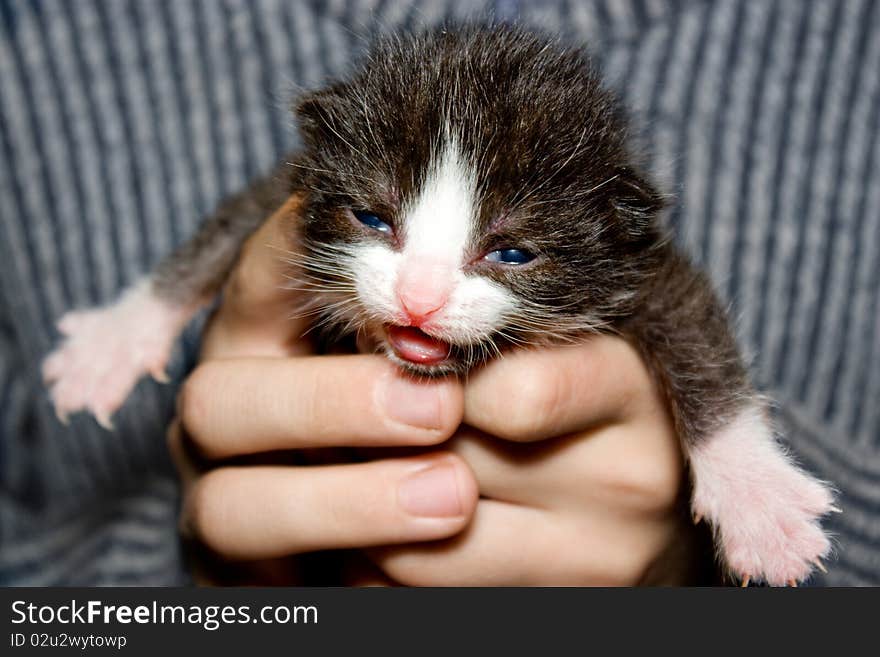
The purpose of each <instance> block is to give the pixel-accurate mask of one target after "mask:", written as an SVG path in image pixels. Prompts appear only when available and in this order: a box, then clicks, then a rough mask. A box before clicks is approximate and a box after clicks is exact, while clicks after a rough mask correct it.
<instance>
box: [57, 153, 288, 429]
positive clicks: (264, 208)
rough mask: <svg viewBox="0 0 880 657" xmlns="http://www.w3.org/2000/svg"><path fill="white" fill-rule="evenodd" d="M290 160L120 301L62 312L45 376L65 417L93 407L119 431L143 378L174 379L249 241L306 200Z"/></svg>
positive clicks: (219, 212) (235, 199)
mask: <svg viewBox="0 0 880 657" xmlns="http://www.w3.org/2000/svg"><path fill="white" fill-rule="evenodd" d="M290 159H291V158H285V161H284V162H283V163H282V164H281V165H279V166H278V167H277V168H276V170H275V171H274V172H272V174H270V175H269V176H266V177H264V178H261V179H258V180H257V181H255V182H254V183H252V184H251V185H250V186H249V187H248V188H247V189H245V190H243V191H242V192H240V193H239V194H236V195H234V196H232V197H230V198H228V199H226V200H225V201H223V202H221V203H220V205H219V206H218V208H217V209H216V210H215V212H214V213H213V214H212V215H210V216H209V217H207V218H206V219H205V221H204V222H203V223H202V225H201V226H200V228H199V230H198V231H197V232H196V234H195V235H193V237H192V238H191V239H190V240H189V241H188V242H186V243H185V244H183V245H182V246H181V247H180V248H178V249H177V250H176V251H175V252H174V253H172V254H171V255H169V256H168V257H167V258H165V260H163V261H162V262H161V263H160V264H159V266H158V267H157V268H156V270H155V271H154V272H153V273H152V274H151V275H150V276H149V277H148V278H145V279H144V280H142V281H140V282H138V283H137V284H135V285H133V286H132V287H130V288H128V289H127V290H125V291H124V292H123V294H122V295H121V296H120V297H119V299H118V300H116V301H115V302H114V303H112V304H110V305H107V306H104V307H101V308H89V309H85V310H77V311H71V312H68V313H67V314H66V315H64V316H63V317H62V318H61V320H60V321H59V322H58V330H59V331H60V332H61V334H62V335H63V336H64V337H63V340H62V342H61V344H59V345H58V347H57V348H56V349H55V350H54V351H53V352H52V353H50V354H49V355H48V356H47V357H46V358H45V360H44V361H43V368H42V374H43V379H44V381H45V382H46V383H47V384H48V385H49V386H50V395H51V398H52V402H53V404H54V405H55V412H56V414H57V415H58V418H59V419H60V420H61V421H62V422H66V421H67V416H68V415H69V414H70V413H75V412H77V411H89V412H91V413H92V414H93V415H94V416H95V419H96V420H97V421H98V422H99V423H100V424H101V426H103V427H105V428H107V429H112V427H113V425H112V423H111V421H110V418H111V416H112V415H113V413H114V412H115V411H116V410H117V409H118V408H119V407H120V406H122V404H123V403H124V401H125V399H126V397H128V395H129V394H130V393H131V391H132V389H133V388H134V386H135V384H136V383H137V381H138V380H139V379H140V378H141V377H142V376H144V375H145V374H151V375H152V376H153V378H155V379H156V380H158V381H166V380H167V375H166V374H165V367H166V365H167V363H168V359H169V357H170V354H171V349H172V347H173V346H174V342H175V340H176V339H177V336H178V335H179V334H180V332H181V331H182V330H183V328H184V327H185V326H186V324H187V323H188V322H189V321H190V320H191V319H192V317H193V316H194V315H195V314H196V312H198V310H199V309H200V308H201V307H202V306H204V305H205V304H206V303H208V302H210V300H211V299H212V298H213V297H214V296H215V295H216V294H217V293H218V292H219V291H220V289H221V287H222V285H223V283H224V282H225V280H226V277H227V275H228V273H229V271H230V270H231V269H232V267H233V265H234V264H235V262H236V260H237V258H238V253H239V251H240V250H241V246H242V244H243V243H244V242H245V240H246V239H247V238H248V237H249V236H250V234H251V233H252V232H253V231H254V230H255V229H256V228H257V227H258V226H259V225H260V224H261V223H262V222H263V221H264V220H265V219H267V218H268V217H269V215H270V214H272V212H274V211H275V210H276V209H278V208H280V207H282V206H284V203H285V201H287V202H288V203H291V204H292V205H291V206H290V207H291V208H293V207H294V205H293V204H295V203H297V202H298V200H297V197H296V196H293V195H291V190H292V185H293V181H294V179H293V174H292V173H291V168H290V165H289V164H288V161H289V160H290ZM284 207H286V206H284Z"/></svg>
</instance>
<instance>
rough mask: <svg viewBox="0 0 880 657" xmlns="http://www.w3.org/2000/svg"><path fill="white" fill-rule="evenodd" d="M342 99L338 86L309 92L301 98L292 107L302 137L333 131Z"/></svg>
mask: <svg viewBox="0 0 880 657" xmlns="http://www.w3.org/2000/svg"><path fill="white" fill-rule="evenodd" d="M341 100H342V98H341V96H340V93H339V89H338V85H333V86H330V87H327V88H324V89H320V90H318V91H311V92H309V93H307V94H305V95H304V96H301V97H300V98H298V99H297V101H296V102H295V103H294V105H293V113H294V116H296V119H297V123H298V124H299V129H300V131H301V132H302V134H303V136H304V137H306V138H308V137H318V136H321V135H323V134H325V133H331V134H332V131H333V122H334V116H335V115H336V114H337V111H334V108H338V107H339V105H340V102H341Z"/></svg>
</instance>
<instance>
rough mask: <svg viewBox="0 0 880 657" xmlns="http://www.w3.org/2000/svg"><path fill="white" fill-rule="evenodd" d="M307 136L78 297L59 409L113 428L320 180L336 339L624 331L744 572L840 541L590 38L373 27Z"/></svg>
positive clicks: (320, 284)
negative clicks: (94, 291)
mask: <svg viewBox="0 0 880 657" xmlns="http://www.w3.org/2000/svg"><path fill="white" fill-rule="evenodd" d="M296 115H297V118H298V122H299V127H300V131H301V134H302V138H303V143H304V147H303V149H302V150H301V151H300V152H298V153H295V154H293V155H291V156H290V157H289V161H288V162H285V163H283V164H282V165H280V166H279V167H278V169H277V170H276V171H275V172H273V173H272V174H271V175H269V176H268V177H266V178H264V179H262V180H259V181H257V182H256V183H254V184H253V185H252V186H251V187H249V188H248V189H247V190H245V191H243V192H242V193H240V194H239V195H237V196H235V197H233V198H231V199H229V200H227V201H226V202H224V203H223V204H221V206H220V207H219V209H218V210H217V212H216V213H215V214H214V215H213V216H211V217H209V218H208V219H207V220H206V222H205V223H204V224H203V226H202V228H201V229H200V230H199V232H198V233H197V234H196V235H195V237H193V238H192V240H191V241H189V242H188V243H186V244H184V245H183V246H182V247H181V248H180V249H179V250H178V251H177V252H176V253H174V254H173V255H171V256H170V257H169V258H168V259H166V260H165V261H164V262H163V263H162V264H161V265H160V266H159V267H158V269H157V270H156V271H155V272H154V273H153V274H152V275H151V276H150V277H149V278H148V279H147V280H146V281H144V282H142V283H141V284H139V285H138V286H136V287H135V288H133V289H131V290H129V291H128V292H126V293H125V294H124V295H123V296H122V298H121V299H120V300H119V301H118V302H117V303H115V304H114V305H112V306H109V307H107V308H103V309H97V310H88V311H84V312H73V313H69V314H67V315H66V316H65V317H64V318H63V319H62V320H61V322H60V324H59V327H60V330H61V331H62V332H63V333H64V334H66V336H67V337H66V340H65V341H64V343H63V344H62V345H61V346H60V347H59V348H58V349H57V350H56V351H55V352H54V353H53V354H51V355H50V356H49V357H48V358H47V360H46V362H45V364H44V376H45V378H46V380H47V381H48V382H49V383H51V386H52V387H51V393H52V398H53V400H54V403H55V406H56V409H57V411H58V413H59V416H60V417H62V418H63V417H65V416H66V414H67V413H69V412H73V411H77V410H81V409H87V410H90V411H92V412H93V413H94V414H95V416H96V417H97V418H98V420H99V421H100V422H101V423H102V424H104V425H109V418H110V415H111V414H112V413H113V412H114V411H115V410H116V409H117V408H118V407H119V406H120V405H121V404H122V403H123V401H124V399H125V397H126V396H127V395H128V393H129V392H130V390H131V388H132V387H133V385H134V384H135V382H136V380H137V379H138V378H139V377H140V376H141V375H142V374H144V373H146V372H150V373H152V374H153V375H154V376H155V377H156V378H159V379H161V378H162V377H163V376H164V367H165V363H166V361H167V358H168V353H169V351H170V349H171V346H172V344H173V341H174V339H175V337H176V336H177V334H178V333H179V331H180V330H181V329H182V327H183V326H184V325H185V324H186V323H187V321H188V320H189V319H190V318H191V316H192V315H193V313H194V312H195V311H196V310H197V309H198V308H199V307H200V306H202V305H203V304H205V303H206V302H208V301H209V300H210V299H211V298H212V297H213V296H214V295H215V294H216V293H217V291H218V290H219V289H220V288H221V286H222V284H223V282H224V280H225V278H226V276H227V273H228V272H229V270H230V269H231V268H232V267H233V265H234V263H235V261H236V258H237V254H238V251H239V248H240V245H241V244H242V242H243V241H244V240H245V239H246V238H247V237H248V236H249V235H250V234H251V233H252V232H253V230H254V229H255V228H256V227H257V226H258V225H259V224H260V223H261V222H262V221H263V220H264V219H265V218H266V217H267V216H269V214H271V213H272V212H273V211H274V210H275V209H277V208H278V207H280V206H281V205H282V204H283V203H284V201H285V199H287V198H288V197H289V196H290V195H291V194H294V193H298V194H302V195H303V196H304V199H305V201H304V205H303V209H302V213H301V217H300V223H299V225H298V230H299V232H300V236H299V237H300V239H301V250H302V256H301V257H300V258H299V259H298V260H297V262H296V263H295V264H296V268H297V271H298V277H299V280H300V281H301V284H302V286H303V287H304V288H305V289H306V290H307V291H306V299H307V303H306V308H305V309H301V310H302V311H304V312H310V313H314V315H315V324H316V326H317V327H319V328H320V329H321V330H322V331H323V335H324V336H325V340H328V341H332V340H335V339H340V338H343V337H345V336H347V335H351V334H357V335H358V336H359V337H360V338H361V344H362V345H364V344H366V345H368V346H369V347H370V348H372V349H374V350H376V351H380V352H383V353H385V354H387V355H388V357H389V358H391V359H392V360H393V361H394V362H396V363H397V364H398V365H400V366H401V367H402V368H404V369H405V370H407V371H409V372H411V373H413V374H416V375H423V376H441V375H448V374H462V373H465V372H467V371H468V370H469V369H470V368H472V367H475V366H478V365H479V364H480V363H482V362H484V361H486V360H487V359H490V358H493V357H495V356H496V355H498V354H500V353H503V351H504V350H505V349H507V348H512V347H516V346H517V345H541V344H552V343H557V342H560V341H571V340H579V339H583V338H584V337H586V336H588V335H590V334H593V333H596V332H602V331H607V332H614V333H617V334H619V335H622V336H624V337H625V338H626V339H628V340H629V341H630V342H631V343H632V344H633V345H635V346H636V347H637V348H638V350H639V351H640V353H641V355H642V357H643V358H644V360H645V361H646V363H647V364H648V366H649V367H650V369H651V371H652V373H653V375H654V376H655V377H656V380H657V381H658V383H659V385H660V387H661V388H662V390H663V391H664V393H665V395H666V398H667V400H668V403H669V407H670V409H671V411H672V416H673V418H674V422H675V427H676V430H677V432H678V435H679V436H680V439H681V444H682V447H683V449H684V453H685V455H686V458H687V462H688V465H689V468H690V472H691V478H692V483H693V497H692V509H693V513H694V517H695V519H697V520H699V519H704V520H706V521H707V522H709V523H710V524H711V526H712V528H713V530H714V532H715V538H716V545H717V548H718V554H719V557H720V560H721V561H722V563H723V565H724V566H725V567H726V568H727V569H728V571H729V572H730V573H731V574H732V575H734V576H736V577H738V578H741V579H742V581H743V582H744V583H748V581H749V580H750V579H751V580H755V581H759V580H760V581H765V582H767V583H769V584H773V585H784V584H786V583H796V582H797V581H799V580H802V579H804V578H806V577H807V576H808V575H809V574H810V573H811V571H812V569H813V567H814V566H819V567H821V564H820V563H819V560H820V559H821V558H823V557H825V556H827V555H828V554H829V552H830V549H831V545H830V542H829V540H828V538H827V537H826V535H825V533H824V532H823V530H822V529H821V527H820V525H819V522H818V519H819V517H820V516H822V515H823V514H826V513H828V512H829V511H831V510H835V509H834V507H833V506H832V495H831V493H830V491H829V489H828V488H827V487H826V486H825V485H824V484H822V483H820V482H818V481H816V480H814V479H813V478H811V477H810V476H809V475H808V474H807V473H806V472H804V471H803V470H801V469H799V468H798V467H797V466H796V465H795V464H794V462H793V461H792V460H791V458H790V457H789V456H788V455H787V453H786V451H785V450H784V449H783V448H782V447H781V446H780V445H779V444H778V443H777V442H776V440H775V438H774V435H773V431H772V428H771V426H770V423H769V420H768V417H767V404H766V402H765V401H764V400H763V399H762V398H761V396H760V395H758V394H757V393H756V392H755V391H754V389H753V388H752V386H751V384H750V383H749V379H748V374H747V371H746V367H745V366H744V364H743V360H742V357H741V356H740V354H739V351H738V349H737V345H736V343H735V340H734V336H733V333H732V331H731V328H730V322H729V319H728V317H727V316H726V314H725V311H724V309H723V308H722V307H721V305H720V304H719V302H718V300H717V298H716V297H715V295H714V293H713V291H712V289H711V286H710V284H709V282H708V280H707V278H706V276H705V275H704V274H703V273H702V272H700V271H698V270H697V269H695V268H694V266H693V265H692V264H691V263H690V262H689V261H688V259H687V257H686V256H685V255H684V254H683V253H681V252H680V251H679V250H678V249H677V248H676V247H675V246H674V245H673V244H672V243H671V242H670V241H669V239H668V237H667V235H666V234H665V233H664V231H663V229H662V228H661V226H660V223H659V222H658V220H657V216H658V213H659V211H660V210H661V206H662V199H661V197H660V195H659V194H658V193H657V191H656V190H655V189H654V188H653V187H652V185H651V183H650V182H649V181H648V179H647V178H646V177H644V175H642V174H641V173H640V172H639V170H638V167H637V165H636V163H635V160H634V158H633V155H632V153H631V152H630V151H629V150H628V148H627V126H626V121H625V117H624V113H623V112H622V111H621V108H620V107H619V106H618V104H617V102H616V101H615V99H614V97H613V96H612V95H611V94H610V93H609V92H608V91H606V90H605V89H604V88H603V86H602V83H601V79H600V76H599V74H598V73H597V71H596V70H595V68H594V67H593V65H592V64H591V63H590V60H589V59H588V57H587V56H586V54H585V53H584V52H582V51H580V50H576V49H566V48H562V47H561V46H559V45H558V44H557V43H555V42H554V41H552V40H549V39H546V38H544V37H541V36H537V35H534V34H530V33H526V32H523V31H520V30H518V29H515V28H511V27H489V28H463V29H450V30H440V31H436V32H430V33H424V34H418V35H414V36H405V37H398V38H389V39H386V40H382V41H380V42H379V43H377V44H376V45H375V46H374V48H373V49H372V50H371V52H370V53H369V55H368V57H367V58H366V60H365V61H364V62H363V64H362V66H361V67H360V68H359V69H358V70H356V71H355V72H354V73H353V74H352V75H351V76H350V77H348V78H346V79H343V80H340V81H337V82H335V83H333V84H330V85H328V86H327V87H325V88H323V89H320V90H318V91H315V92H313V93H309V94H307V95H305V96H304V97H303V98H301V99H300V100H299V102H298V104H297V107H296Z"/></svg>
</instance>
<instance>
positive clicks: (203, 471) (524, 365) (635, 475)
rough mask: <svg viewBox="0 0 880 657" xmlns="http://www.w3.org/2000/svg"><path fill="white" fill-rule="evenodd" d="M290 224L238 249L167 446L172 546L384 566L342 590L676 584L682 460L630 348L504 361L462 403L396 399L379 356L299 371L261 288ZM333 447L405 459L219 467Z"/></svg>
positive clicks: (274, 298) (305, 361)
mask: <svg viewBox="0 0 880 657" xmlns="http://www.w3.org/2000/svg"><path fill="white" fill-rule="evenodd" d="M295 210H296V207H295V202H294V204H293V205H292V206H290V207H286V208H285V209H284V210H283V211H280V212H279V213H277V214H276V215H275V216H274V217H273V218H272V219H271V220H270V221H268V222H267V224H266V225H264V227H263V228H261V230H260V231H258V233H257V234H256V235H255V236H254V237H253V238H252V239H251V240H250V241H249V243H248V245H247V247H246V249H245V251H244V253H243V256H242V258H241V261H240V263H239V265H238V267H237V268H236V271H235V273H234V274H233V276H232V278H231V280H230V283H229V285H228V286H227V290H226V293H225V295H224V300H223V304H222V305H221V307H220V309H219V311H218V313H217V314H216V316H215V317H214V319H213V321H212V323H211V325H210V327H209V328H208V330H207V332H206V334H205V336H204V341H203V352H202V356H203V364H202V365H200V366H199V368H198V369H197V370H196V371H195V372H194V373H193V375H192V376H191V377H190V379H189V380H188V382H187V383H186V385H185V387H184V390H183V394H182V395H181V400H180V416H179V417H180V420H179V421H177V420H176V421H175V422H174V423H173V424H172V427H171V429H170V430H169V439H170V443H171V447H172V453H173V454H174V455H175V460H176V462H177V463H178V467H179V469H180V471H181V475H182V480H183V482H184V500H185V501H184V506H183V513H182V526H183V527H184V528H185V529H186V531H188V532H189V533H190V534H192V535H194V536H195V537H197V538H198V539H199V540H201V541H202V542H203V543H205V544H206V545H207V546H208V547H210V548H211V549H212V550H213V551H214V552H216V553H218V554H221V555H223V556H224V557H227V558H231V559H246V560H253V559H266V558H274V557H282V556H287V555H291V554H299V553H302V552H308V551H312V550H320V549H331V548H367V547H370V546H383V547H379V548H375V549H373V550H370V551H369V553H368V554H369V556H370V557H371V558H372V560H373V562H374V563H375V564H376V565H377V566H378V567H379V569H378V570H374V571H372V572H369V571H366V570H361V571H360V572H359V573H356V574H355V579H354V580H353V581H354V582H355V583H375V582H388V581H396V582H400V583H404V584H438V585H449V584H634V583H638V582H640V581H646V580H651V579H652V578H653V579H655V580H656V579H658V577H659V579H661V580H664V581H671V580H672V579H674V576H673V575H672V570H670V567H671V566H673V565H677V564H678V563H680V562H682V559H681V558H680V557H679V558H675V557H674V556H670V555H669V552H670V550H669V548H670V546H673V545H680V544H682V543H685V544H687V541H682V540H681V532H688V531H690V530H689V529H688V528H687V526H686V524H687V523H686V522H683V521H682V518H683V517H685V516H684V515H683V514H681V513H680V512H679V511H680V506H679V505H678V504H677V502H678V500H679V491H680V489H681V483H682V479H683V476H682V463H681V456H680V452H679V450H678V445H677V442H676V439H675V435H674V432H673V431H672V427H671V423H670V421H669V417H668V413H667V412H666V410H665V405H664V404H663V401H662V399H661V398H660V396H659V394H658V392H657V391H656V389H655V388H654V386H653V384H652V382H651V380H650V377H649V376H648V373H647V371H646V369H645V367H644V365H643V364H642V363H641V360H640V359H639V358H638V356H637V355H636V354H635V352H634V351H633V350H632V348H631V347H629V345H627V344H626V343H625V342H624V341H622V340H621V339H619V338H614V337H608V336H601V337H596V338H594V339H592V340H590V341H588V342H587V343H585V344H583V345H579V346H576V347H561V348H554V349H543V350H535V351H519V352H515V353H512V354H509V355H508V356H506V357H505V358H504V359H501V360H498V361H496V362H493V363H491V364H489V365H488V366H487V367H486V368H484V369H482V370H480V371H479V372H476V373H474V374H473V375H472V377H471V380H470V382H469V384H468V385H467V386H464V387H463V386H462V385H461V384H460V383H458V382H456V381H452V380H444V381H438V382H433V383H430V384H414V383H412V382H408V381H407V380H406V379H405V378H403V377H401V376H400V375H399V374H398V373H397V372H396V370H395V368H394V367H393V366H391V364H390V363H388V362H387V361H386V360H385V359H384V358H382V357H379V356H365V355H351V356H322V357H312V352H311V349H310V347H309V345H308V343H307V342H306V341H305V340H302V339H300V334H301V333H302V332H303V330H304V328H305V326H304V324H302V323H301V322H297V321H291V320H290V319H289V313H290V303H291V300H290V298H289V293H286V292H284V291H283V290H282V289H281V287H280V285H279V281H281V280H282V276H283V270H282V264H281V262H282V261H281V258H279V254H280V253H279V249H282V250H283V249H287V248H290V246H289V244H288V240H287V238H286V236H287V235H288V234H290V233H291V230H292V229H291V228H290V226H289V225H287V224H286V221H287V218H288V217H289V216H290V215H291V214H292V213H295ZM395 390H396V393H395V392H394V391H395ZM395 394H396V395H398V396H396V397H395ZM395 412H398V413H400V412H403V413H406V412H409V413H410V416H409V417H406V418H398V419H393V418H394V414H395ZM462 419H464V420H465V422H466V423H467V425H469V426H462V427H461V428H460V429H459V428H458V427H459V423H460V422H461V421H462ZM181 425H182V426H183V428H185V430H186V431H185V433H186V434H187V435H188V437H189V438H188V440H186V441H184V440H182V436H183V433H184V432H182V431H181ZM425 426H428V427H430V428H425ZM471 427H476V428H471ZM453 433H454V434H455V435H454V437H453V439H452V440H451V441H450V442H449V443H447V444H443V445H442V448H443V449H442V450H441V449H439V448H438V447H437V446H439V445H441V444H442V443H443V442H444V441H445V440H446V439H447V438H449V437H450V436H451V435H453ZM187 444H190V445H195V447H196V451H197V453H198V455H199V456H198V458H195V459H194V458H191V455H192V450H188V449H186V445H187ZM338 446H352V447H358V448H360V454H361V456H363V455H364V454H365V450H366V449H367V448H369V447H370V446H375V447H380V446H381V447H389V446H397V447H398V448H403V449H402V450H401V449H398V450H396V452H395V451H389V450H373V451H372V452H370V454H369V455H370V456H371V457H372V460H369V461H367V462H360V463H353V464H352V463H347V464H334V465H308V466H302V465H299V466H290V465H288V466H281V465H265V464H262V465H253V464H249V465H245V464H241V463H240V462H239V463H236V464H230V463H228V462H226V461H225V460H226V459H228V458H230V457H236V456H241V455H245V454H259V453H265V452H275V451H277V450H302V449H307V448H314V447H322V448H329V447H338ZM414 446H415V450H414ZM450 449H451V451H449V450H450ZM401 451H403V452H405V453H406V455H403V454H401ZM413 451H420V452H421V453H419V454H413ZM419 475H422V476H423V477H422V478H421V482H422V485H421V487H418V486H416V488H415V489H413V488H410V492H409V493H407V492H406V486H405V484H406V483H407V482H415V481H419V480H420V478H419ZM474 475H476V478H475V476H474ZM414 486H415V484H414ZM478 492H479V494H480V495H481V496H482V498H481V499H480V500H479V502H477V495H478ZM416 502H419V503H421V504H422V507H423V508H422V509H421V511H416V512H413V509H414V507H413V504H415V503H416ZM407 509H409V510H407ZM475 510H476V511H475ZM425 512H427V514H426V513H425ZM472 516H473V520H472V521H471V518H472ZM462 530H464V531H462ZM459 532H461V533H459ZM456 534H457V535H456ZM447 537H453V538H447ZM444 538H446V539H447V540H440V539H444ZM426 541H428V542H426ZM394 545H396V546H397V547H394ZM658 572H659V573H662V575H660V576H658V575H657V573H658Z"/></svg>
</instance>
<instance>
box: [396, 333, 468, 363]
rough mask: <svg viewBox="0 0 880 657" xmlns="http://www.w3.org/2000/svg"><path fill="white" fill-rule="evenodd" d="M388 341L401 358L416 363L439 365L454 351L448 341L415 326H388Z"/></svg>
mask: <svg viewBox="0 0 880 657" xmlns="http://www.w3.org/2000/svg"><path fill="white" fill-rule="evenodd" d="M386 330H387V333H388V342H389V344H390V345H391V348H392V349H394V353H395V354H397V356H398V358H400V359H401V360H405V361H408V362H410V363H414V364H416V365H437V364H439V363H442V362H443V361H445V360H446V359H447V358H449V355H450V353H451V351H452V347H451V346H450V344H449V343H448V342H443V340H438V339H437V338H434V337H431V336H430V335H428V334H427V333H425V332H424V331H422V330H421V329H418V328H416V327H415V326H388V327H386Z"/></svg>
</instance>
